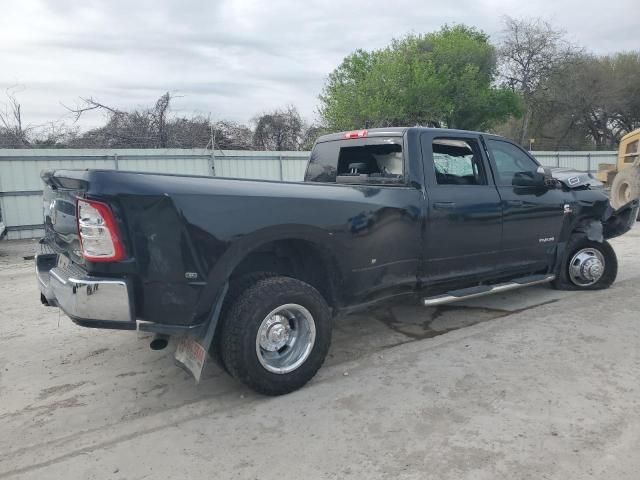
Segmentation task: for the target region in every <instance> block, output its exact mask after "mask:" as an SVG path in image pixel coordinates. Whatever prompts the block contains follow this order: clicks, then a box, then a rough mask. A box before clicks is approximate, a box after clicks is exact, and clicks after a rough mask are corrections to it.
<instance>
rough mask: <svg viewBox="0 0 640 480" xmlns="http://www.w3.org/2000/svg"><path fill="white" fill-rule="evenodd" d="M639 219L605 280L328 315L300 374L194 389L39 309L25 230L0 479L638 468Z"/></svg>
mask: <svg viewBox="0 0 640 480" xmlns="http://www.w3.org/2000/svg"><path fill="white" fill-rule="evenodd" d="M639 239H640V228H638V227H636V228H635V229H634V230H633V231H632V232H630V233H628V234H627V235H625V236H623V237H621V238H619V239H615V240H614V241H613V243H614V246H615V248H616V251H617V253H618V255H619V261H620V274H619V279H618V282H617V283H616V284H615V285H614V286H613V287H612V288H611V289H609V290H607V291H602V292H596V293H575V292H557V291H554V290H551V289H549V288H548V287H545V286H540V287H531V288H528V289H523V290H519V291H515V292H509V293H505V294H502V295H499V296H493V297H485V298H483V299H476V300H474V301H467V302H464V303H461V304H457V305H452V306H447V307H440V308H431V309H425V308H420V307H416V306H415V305H412V304H397V305H394V306H392V307H385V308H381V309H377V310H373V311H371V312H368V313H366V314H362V315H352V316H348V317H345V318H340V319H338V320H337V322H336V331H335V335H334V345H333V347H332V350H331V353H330V357H329V359H328V361H327V363H326V365H325V367H323V368H322V369H321V371H320V373H319V374H318V376H317V377H316V378H315V379H314V380H313V381H312V382H311V383H310V384H309V385H308V386H306V387H305V388H303V389H302V390H300V391H298V392H295V393H293V394H290V395H287V396H284V397H279V398H265V397H261V396H258V395H256V394H253V393H252V392H250V391H249V390H247V389H245V388H244V387H242V386H241V385H239V384H238V383H236V382H235V381H233V380H232V379H230V378H228V377H227V376H226V375H225V374H224V373H223V372H221V371H220V370H218V369H217V368H215V367H214V366H211V365H209V366H208V367H207V370H206V372H205V375H204V378H203V380H202V382H201V383H200V384H199V385H195V383H194V382H193V380H191V378H190V377H189V376H188V375H187V374H186V373H185V372H184V371H182V370H181V369H179V368H177V367H176V366H175V365H174V363H173V359H172V350H171V349H167V350H164V351H162V352H153V351H151V350H150V349H149V348H148V341H149V337H148V336H147V337H145V336H142V337H140V336H138V334H136V333H133V332H117V331H100V330H89V329H83V328H81V327H77V326H75V325H74V324H73V323H71V321H70V320H69V319H68V318H66V317H65V316H64V315H60V314H59V313H58V311H57V310H56V309H52V308H46V307H43V306H42V305H40V303H39V300H38V297H39V295H38V292H37V287H36V282H35V278H34V274H33V261H32V260H24V258H23V257H28V256H29V255H32V254H33V251H34V248H35V243H34V242H32V241H19V242H6V241H5V242H2V243H0V285H2V288H1V289H0V305H1V306H2V313H0V432H2V435H0V479H2V478H34V479H35V478H38V479H40V478H65V479H70V478H74V479H75V478H78V479H90V478H113V479H142V478H154V479H162V478H197V477H205V476H208V477H213V478H241V479H244V478H260V479H271V478H273V479H276V478H277V479H283V478H308V479H313V478H325V479H343V478H367V479H374V478H381V479H382V478H385V479H386V478H400V479H414V478H415V479H418V478H419V479H425V478H433V479H438V480H442V479H456V480H458V479H474V480H476V479H487V480H488V479H491V480H493V479H498V478H504V479H509V480H511V479H516V478H517V479H536V480H538V479H551V478H553V479H562V480H565V479H568V478H572V479H573V478H615V479H637V478H638V474H637V472H638V471H640V457H639V456H638V455H637V448H638V446H639V445H640V400H639V398H640V396H639V394H640V322H638V311H640V296H638V294H637V293H638V288H637V284H638V281H639V280H640V254H639V253H638V247H639V246H640V243H639V241H638V240H639Z"/></svg>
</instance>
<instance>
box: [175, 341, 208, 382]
mask: <svg viewBox="0 0 640 480" xmlns="http://www.w3.org/2000/svg"><path fill="white" fill-rule="evenodd" d="M173 358H175V360H176V362H178V364H179V366H180V367H182V368H183V369H185V370H186V371H188V372H189V373H191V375H193V378H194V379H195V381H196V383H200V377H201V376H202V371H203V370H204V366H205V364H206V363H207V350H206V349H205V348H204V347H203V346H202V345H201V344H200V343H199V342H198V341H197V340H196V339H195V338H193V337H181V338H180V339H179V340H178V345H177V346H176V351H175V353H174V354H173Z"/></svg>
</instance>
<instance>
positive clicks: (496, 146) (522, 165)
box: [487, 139, 539, 186]
mask: <svg viewBox="0 0 640 480" xmlns="http://www.w3.org/2000/svg"><path fill="white" fill-rule="evenodd" d="M487 148H488V149H489V151H490V152H491V154H492V155H493V160H494V163H495V167H496V170H497V171H496V184H497V185H502V186H511V185H513V177H514V176H515V175H516V174H517V173H521V172H535V171H536V170H537V169H538V167H539V165H538V164H537V163H536V162H534V161H533V160H532V159H531V157H529V156H528V155H527V154H526V153H524V152H523V151H522V150H520V148H518V147H517V146H515V145H513V144H511V143H509V142H503V141H501V140H492V139H488V140H487Z"/></svg>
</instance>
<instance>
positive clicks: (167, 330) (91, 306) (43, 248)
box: [35, 241, 207, 336]
mask: <svg viewBox="0 0 640 480" xmlns="http://www.w3.org/2000/svg"><path fill="white" fill-rule="evenodd" d="M35 263H36V278H37V280H38V287H39V288H40V293H41V294H42V296H41V300H42V302H43V303H45V304H46V305H50V306H53V307H59V308H60V309H62V311H63V312H64V313H65V314H66V315H67V316H68V317H69V318H71V320H72V321H73V322H74V323H76V324H78V325H81V326H83V327H90V328H111V329H119V330H136V329H137V330H140V331H143V332H150V333H161V334H165V335H178V336H180V335H191V336H200V335H202V334H203V332H204V331H205V329H206V327H207V325H206V324H203V323H200V324H194V325H173V324H165V323H153V322H147V321H143V320H137V319H136V310H135V301H134V296H133V285H132V282H131V279H129V278H111V277H108V278H107V277H96V276H93V275H89V274H88V273H87V272H86V271H84V270H83V269H82V268H80V267H78V266H77V265H70V266H68V267H64V268H61V267H58V254H56V253H55V252H54V251H53V250H52V249H51V248H50V247H49V246H48V245H47V243H46V242H45V241H41V243H40V251H39V252H38V254H37V255H36V257H35Z"/></svg>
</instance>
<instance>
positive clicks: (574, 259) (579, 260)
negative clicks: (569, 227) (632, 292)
mask: <svg viewBox="0 0 640 480" xmlns="http://www.w3.org/2000/svg"><path fill="white" fill-rule="evenodd" d="M591 259H599V260H603V263H602V267H603V269H604V271H603V272H602V273H601V275H600V276H598V275H595V276H591V278H587V277H589V276H590V272H591V273H594V272H595V271H594V270H592V269H590V268H588V266H589V264H588V263H585V261H593V260H591ZM572 264H573V266H574V268H573V269H572V268H571V267H572ZM581 266H582V267H584V270H582V269H581V268H580V267H581ZM577 271H582V272H585V271H586V277H585V276H583V275H582V274H577ZM617 275H618V259H617V257H616V253H615V252H614V251H613V248H612V247H611V244H609V242H607V241H603V242H602V243H600V242H594V241H592V240H589V239H588V238H587V237H585V236H583V235H579V236H574V237H573V238H572V239H571V240H570V241H569V243H568V245H567V249H566V251H565V254H564V256H563V258H562V264H561V265H560V269H559V272H558V276H557V278H556V279H555V280H554V281H553V282H552V286H553V287H554V288H556V289H558V290H603V289H605V288H609V287H610V286H611V284H613V282H614V281H615V279H616V276H617ZM596 277H597V279H596Z"/></svg>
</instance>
